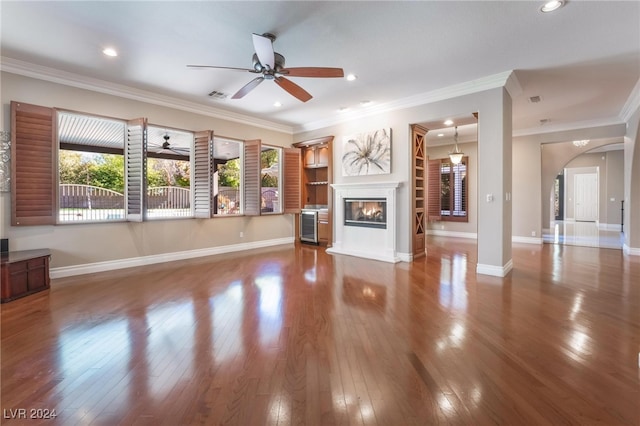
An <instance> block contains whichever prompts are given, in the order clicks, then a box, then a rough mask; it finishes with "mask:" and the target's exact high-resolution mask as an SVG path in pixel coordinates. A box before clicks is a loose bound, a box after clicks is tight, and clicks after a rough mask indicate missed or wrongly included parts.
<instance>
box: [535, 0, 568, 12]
mask: <svg viewBox="0 0 640 426" xmlns="http://www.w3.org/2000/svg"><path fill="white" fill-rule="evenodd" d="M562 6H564V0H551V1H548V2H546V3H545V4H543V5H542V7H541V8H540V12H542V13H549V12H553V11H554V10H558V9H560V8H561V7H562Z"/></svg>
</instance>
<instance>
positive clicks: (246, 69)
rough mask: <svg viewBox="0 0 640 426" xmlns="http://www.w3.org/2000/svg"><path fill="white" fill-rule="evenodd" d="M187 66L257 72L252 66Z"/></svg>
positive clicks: (188, 66) (191, 66)
mask: <svg viewBox="0 0 640 426" xmlns="http://www.w3.org/2000/svg"><path fill="white" fill-rule="evenodd" d="M187 68H196V69H201V68H214V69H222V70H236V71H249V72H253V73H255V72H257V71H256V70H253V69H250V68H236V67H218V66H215V65H187Z"/></svg>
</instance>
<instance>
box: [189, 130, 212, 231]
mask: <svg viewBox="0 0 640 426" xmlns="http://www.w3.org/2000/svg"><path fill="white" fill-rule="evenodd" d="M193 154H194V163H193V164H194V166H193V212H194V215H195V217H197V218H204V219H208V218H211V217H213V211H214V210H213V195H214V194H213V172H214V170H213V131H211V130H206V131H202V132H196V134H195V144H194V149H193Z"/></svg>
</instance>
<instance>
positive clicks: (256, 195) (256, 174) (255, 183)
mask: <svg viewBox="0 0 640 426" xmlns="http://www.w3.org/2000/svg"><path fill="white" fill-rule="evenodd" d="M260 149H261V144H260V140H252V141H244V158H243V161H242V174H243V180H242V186H243V188H244V200H243V202H244V209H243V213H244V214H245V215H247V216H258V215H260V206H261V203H262V199H261V198H262V197H261V196H260Z"/></svg>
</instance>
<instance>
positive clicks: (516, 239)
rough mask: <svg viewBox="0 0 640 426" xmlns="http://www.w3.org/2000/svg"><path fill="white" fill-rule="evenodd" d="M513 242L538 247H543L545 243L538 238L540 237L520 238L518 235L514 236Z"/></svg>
mask: <svg viewBox="0 0 640 426" xmlns="http://www.w3.org/2000/svg"><path fill="white" fill-rule="evenodd" d="M511 242H514V243H524V244H538V245H542V244H543V243H544V241H543V240H542V238H538V237H519V236H517V235H513V236H512V237H511Z"/></svg>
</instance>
